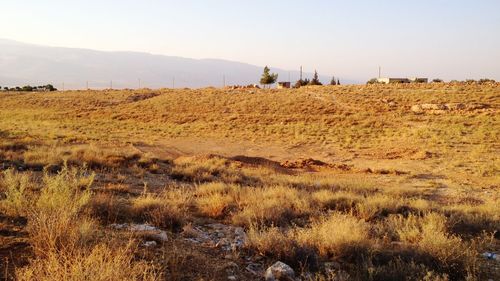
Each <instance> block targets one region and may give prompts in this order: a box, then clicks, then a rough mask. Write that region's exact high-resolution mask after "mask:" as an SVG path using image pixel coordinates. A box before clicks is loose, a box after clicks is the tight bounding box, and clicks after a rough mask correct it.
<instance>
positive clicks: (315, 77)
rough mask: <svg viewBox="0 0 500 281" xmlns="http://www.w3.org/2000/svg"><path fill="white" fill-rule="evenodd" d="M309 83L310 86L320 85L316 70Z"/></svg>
mask: <svg viewBox="0 0 500 281" xmlns="http://www.w3.org/2000/svg"><path fill="white" fill-rule="evenodd" d="M309 85H312V86H320V85H323V84H321V82H320V81H319V75H318V72H317V71H316V70H315V71H314V76H313V79H312V80H311V81H310V82H309Z"/></svg>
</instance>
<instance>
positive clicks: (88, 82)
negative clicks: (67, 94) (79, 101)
mask: <svg viewBox="0 0 500 281" xmlns="http://www.w3.org/2000/svg"><path fill="white" fill-rule="evenodd" d="M88 90H89V81H87V91H88Z"/></svg>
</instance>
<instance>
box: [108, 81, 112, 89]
mask: <svg viewBox="0 0 500 281" xmlns="http://www.w3.org/2000/svg"><path fill="white" fill-rule="evenodd" d="M109 89H111V90H113V80H111V81H110V82H109Z"/></svg>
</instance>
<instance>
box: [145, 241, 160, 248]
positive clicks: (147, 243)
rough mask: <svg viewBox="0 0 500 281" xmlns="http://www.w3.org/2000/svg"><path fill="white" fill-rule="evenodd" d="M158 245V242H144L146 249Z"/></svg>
mask: <svg viewBox="0 0 500 281" xmlns="http://www.w3.org/2000/svg"><path fill="white" fill-rule="evenodd" d="M156 245H157V243H156V241H146V242H144V246H145V247H148V248H149V247H155V246H156Z"/></svg>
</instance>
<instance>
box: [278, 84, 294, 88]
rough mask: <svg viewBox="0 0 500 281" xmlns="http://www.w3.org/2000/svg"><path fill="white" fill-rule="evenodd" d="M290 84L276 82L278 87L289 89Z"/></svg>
mask: <svg viewBox="0 0 500 281" xmlns="http://www.w3.org/2000/svg"><path fill="white" fill-rule="evenodd" d="M291 86H292V83H290V82H278V89H290V87H291Z"/></svg>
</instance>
